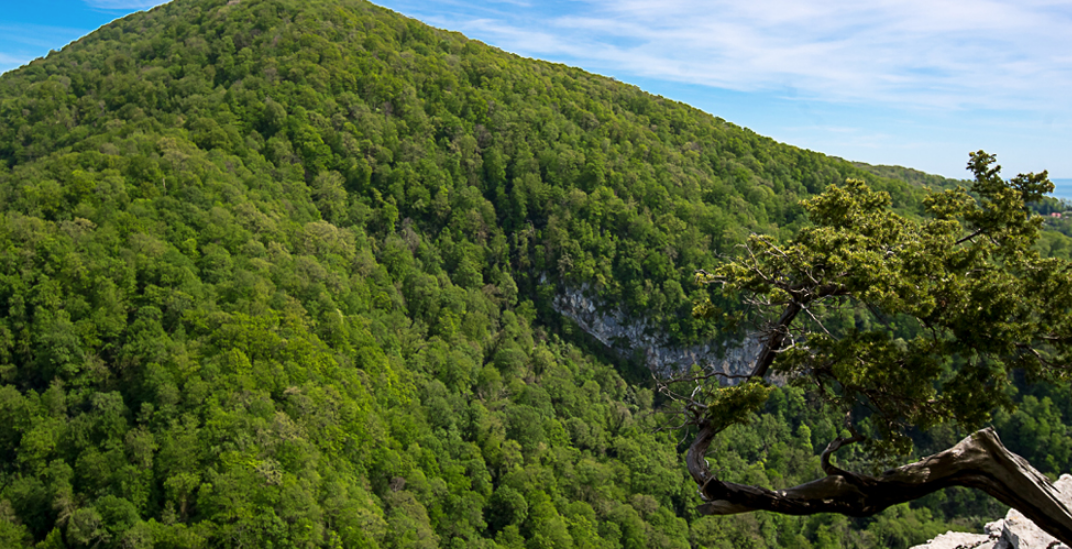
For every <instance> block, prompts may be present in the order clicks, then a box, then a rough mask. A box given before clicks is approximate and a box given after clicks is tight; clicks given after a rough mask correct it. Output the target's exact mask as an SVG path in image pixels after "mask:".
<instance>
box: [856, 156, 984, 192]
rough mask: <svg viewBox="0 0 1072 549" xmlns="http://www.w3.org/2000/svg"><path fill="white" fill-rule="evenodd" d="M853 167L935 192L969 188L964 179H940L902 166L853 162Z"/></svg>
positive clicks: (937, 176)
mask: <svg viewBox="0 0 1072 549" xmlns="http://www.w3.org/2000/svg"><path fill="white" fill-rule="evenodd" d="M852 165H853V166H856V167H857V168H860V169H861V170H864V171H866V172H868V173H872V174H874V175H877V176H879V177H885V178H888V179H897V180H900V181H904V182H906V183H911V184H913V185H919V186H924V187H928V186H929V187H933V188H934V189H935V190H938V189H946V188H953V187H955V186H957V185H963V186H964V187H968V186H969V183H970V182H969V181H967V180H964V179H950V178H948V177H942V176H940V175H934V174H930V173H926V172H921V171H919V170H916V169H913V168H905V167H904V166H885V165H878V166H874V165H871V164H865V163H863V162H853V163H852Z"/></svg>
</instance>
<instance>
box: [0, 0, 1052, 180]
mask: <svg viewBox="0 0 1072 549" xmlns="http://www.w3.org/2000/svg"><path fill="white" fill-rule="evenodd" d="M180 1H181V0H180ZM3 2H4V3H5V4H9V5H8V6H5V8H4V10H2V11H0V70H9V69H11V68H14V67H17V66H19V65H20V64H22V63H25V62H26V61H28V60H30V59H32V58H34V57H37V56H40V55H44V54H45V53H47V51H48V50H49V49H50V48H51V49H60V48H61V47H62V46H63V45H64V44H66V43H68V42H70V41H71V40H74V39H76V38H78V37H79V36H82V35H83V34H85V33H86V32H88V31H91V30H92V29H94V28H96V27H98V26H100V25H102V24H104V23H106V22H108V21H110V20H111V19H114V18H116V17H120V16H122V15H125V14H126V13H129V12H131V11H136V10H138V9H145V8H148V7H151V6H152V5H154V4H158V3H160V2H154V1H153V0H144V1H142V0H60V1H47V0H44V1H42V0H39V1H36V2H21V1H20V2H17V1H15V0H3ZM379 3H380V4H381V5H385V6H386V7H388V8H391V9H394V10H396V11H399V12H401V13H403V14H406V15H409V16H412V17H416V18H418V19H421V20H422V21H425V22H427V23H429V24H431V25H434V26H436V27H440V28H447V29H450V30H456V31H460V32H462V33H464V34H466V35H468V36H470V37H472V38H476V39H478V40H481V41H484V42H486V43H489V44H492V45H494V46H497V47H500V48H502V49H504V50H506V51H510V52H514V53H517V54H520V55H523V56H527V57H536V58H540V59H547V60H551V61H555V62H561V63H566V64H569V65H575V66H579V67H582V68H584V69H586V70H589V71H592V72H595V73H599V74H604V75H608V76H613V77H615V78H617V79H618V80H621V81H623V82H628V83H631V84H636V85H637V86H639V87H641V88H642V89H644V90H647V91H649V92H652V93H655V94H658V95H663V96H665V97H668V98H671V99H676V100H679V101H684V102H686V103H689V104H691V105H693V106H695V107H697V108H700V109H703V110H705V111H707V112H710V113H712V114H714V115H716V116H720V117H722V118H725V119H726V120H729V121H731V122H734V123H737V124H739V125H742V126H746V127H748V128H751V129H753V130H755V131H756V132H758V133H760V134H763V135H768V136H771V137H773V138H775V139H777V140H779V141H784V142H786V143H790V144H793V145H797V146H800V147H804V148H808V149H812V150H816V151H820V152H824V153H827V154H832V155H837V156H841V157H844V158H848V159H851V160H862V161H865V162H871V163H875V164H900V165H904V166H910V167H914V168H917V169H921V170H924V171H928V172H931V173H939V174H942V175H946V176H950V177H964V176H966V172H965V171H964V165H965V164H966V162H967V153H968V151H972V150H978V149H985V150H987V151H988V152H993V153H997V155H998V158H999V160H1000V163H1001V164H1002V165H1003V166H1004V171H1003V173H1004V174H1005V175H1007V176H1012V175H1015V174H1016V173H1018V172H1022V171H1037V170H1042V169H1049V170H1050V173H1051V175H1052V176H1053V177H1064V178H1070V177H1072V151H1070V150H1069V149H1070V147H1072V2H1070V1H1068V0H1061V1H1055V0H1016V1H996V0H970V1H969V0H878V1H872V0H869V1H867V2H860V1H859V0H749V1H747V2H741V1H739V0H736V1H731V0H702V1H701V0H660V1H658V2H654V1H650V0H545V1H538V0H483V1H475V2H474V1H472V0H380V2H379Z"/></svg>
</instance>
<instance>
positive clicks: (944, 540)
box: [912, 532, 999, 549]
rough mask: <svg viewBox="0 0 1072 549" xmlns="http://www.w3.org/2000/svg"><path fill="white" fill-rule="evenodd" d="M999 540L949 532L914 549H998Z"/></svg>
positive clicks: (984, 536) (978, 535)
mask: <svg viewBox="0 0 1072 549" xmlns="http://www.w3.org/2000/svg"><path fill="white" fill-rule="evenodd" d="M998 543H999V540H997V539H994V538H991V537H990V536H986V535H982V534H968V533H965V532H947V533H945V534H942V535H940V536H938V537H936V538H934V539H932V540H931V541H929V542H928V543H927V544H926V545H917V546H916V547H913V548H912V549H920V548H926V549H997V548H998Z"/></svg>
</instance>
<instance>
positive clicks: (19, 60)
mask: <svg viewBox="0 0 1072 549" xmlns="http://www.w3.org/2000/svg"><path fill="white" fill-rule="evenodd" d="M29 62H30V59H27V58H25V57H19V56H16V55H8V54H6V53H3V52H0V73H5V72H7V71H10V70H13V69H17V68H19V67H21V66H23V65H25V64H26V63H29Z"/></svg>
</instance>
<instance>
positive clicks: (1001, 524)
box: [912, 475, 1072, 549]
mask: <svg viewBox="0 0 1072 549" xmlns="http://www.w3.org/2000/svg"><path fill="white" fill-rule="evenodd" d="M1053 487H1054V488H1056V489H1057V493H1058V495H1059V497H1060V498H1061V501H1062V502H1063V503H1064V504H1065V505H1066V506H1068V507H1070V508H1072V475H1061V478H1059V479H1057V482H1055V483H1053ZM984 529H985V530H986V534H985V535H977V534H964V533H961V532H949V533H946V534H942V535H940V536H938V537H936V538H934V539H933V540H931V541H930V542H928V543H926V544H924V545H917V546H915V547H913V548H912V549H976V548H979V549H984V548H985V549H1069V547H1068V546H1067V545H1065V544H1063V543H1061V542H1059V541H1057V540H1056V539H1055V538H1054V537H1053V536H1051V535H1049V534H1047V533H1046V532H1043V531H1042V529H1041V528H1039V527H1038V526H1036V525H1035V523H1034V522H1031V521H1030V520H1028V519H1027V517H1025V516H1023V515H1022V514H1020V512H1019V511H1017V510H1016V509H1009V513H1008V514H1007V515H1005V518H1003V519H999V520H996V521H994V522H991V523H989V524H987V525H986V526H985V528H984ZM957 536H967V537H964V538H963V539H964V540H965V543H967V544H966V545H956V544H953V545H950V543H951V542H949V541H948V540H952V539H960V538H957ZM972 539H980V540H985V543H984V542H980V544H979V545H971V544H970V543H971V540H972ZM988 544H989V545H988Z"/></svg>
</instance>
